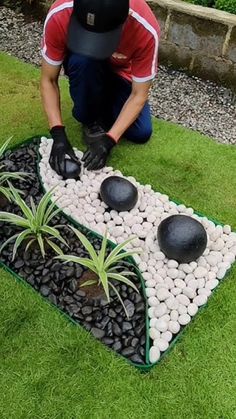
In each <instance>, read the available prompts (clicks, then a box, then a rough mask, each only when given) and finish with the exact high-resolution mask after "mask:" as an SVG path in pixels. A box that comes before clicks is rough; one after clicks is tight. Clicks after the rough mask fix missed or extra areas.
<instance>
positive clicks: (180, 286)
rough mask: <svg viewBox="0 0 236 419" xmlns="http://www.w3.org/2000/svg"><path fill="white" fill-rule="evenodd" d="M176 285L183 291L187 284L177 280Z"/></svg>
mask: <svg viewBox="0 0 236 419" xmlns="http://www.w3.org/2000/svg"><path fill="white" fill-rule="evenodd" d="M174 283H175V286H176V287H177V288H180V289H183V288H185V287H186V283H185V281H183V280H182V279H179V278H177V279H175V280H174Z"/></svg>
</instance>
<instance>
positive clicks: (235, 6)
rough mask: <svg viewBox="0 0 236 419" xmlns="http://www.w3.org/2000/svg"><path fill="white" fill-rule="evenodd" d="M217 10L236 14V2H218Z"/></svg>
mask: <svg viewBox="0 0 236 419" xmlns="http://www.w3.org/2000/svg"><path fill="white" fill-rule="evenodd" d="M215 7H216V9H219V10H224V11H225V12H229V13H234V14H236V0H216V4H215Z"/></svg>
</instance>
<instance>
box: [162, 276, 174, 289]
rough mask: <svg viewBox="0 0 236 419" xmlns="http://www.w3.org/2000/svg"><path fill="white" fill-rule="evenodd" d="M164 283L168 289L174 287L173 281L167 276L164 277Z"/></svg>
mask: <svg viewBox="0 0 236 419" xmlns="http://www.w3.org/2000/svg"><path fill="white" fill-rule="evenodd" d="M164 282H165V284H166V285H167V287H168V288H169V289H171V288H173V287H174V281H173V279H171V278H169V277H168V276H167V277H166V278H165V279H164Z"/></svg>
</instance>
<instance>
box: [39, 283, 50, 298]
mask: <svg viewBox="0 0 236 419" xmlns="http://www.w3.org/2000/svg"><path fill="white" fill-rule="evenodd" d="M40 292H41V294H42V295H43V296H44V297H47V296H48V295H49V294H50V288H49V287H47V286H46V285H42V287H41V288H40Z"/></svg>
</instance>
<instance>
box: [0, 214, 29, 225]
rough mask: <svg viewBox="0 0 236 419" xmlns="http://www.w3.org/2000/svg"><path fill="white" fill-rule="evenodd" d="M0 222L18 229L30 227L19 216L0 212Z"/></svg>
mask: <svg viewBox="0 0 236 419" xmlns="http://www.w3.org/2000/svg"><path fill="white" fill-rule="evenodd" d="M0 221H4V222H6V223H10V224H14V225H16V226H19V227H26V228H28V227H30V223H29V221H28V220H27V219H26V218H23V217H21V216H20V215H16V214H11V213H10V212H4V211H0Z"/></svg>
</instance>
